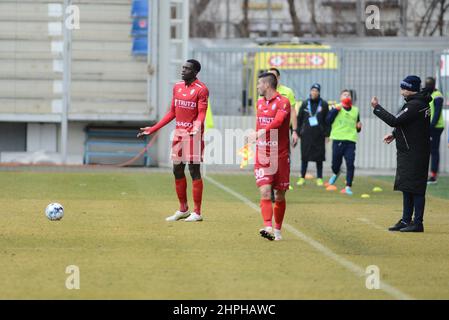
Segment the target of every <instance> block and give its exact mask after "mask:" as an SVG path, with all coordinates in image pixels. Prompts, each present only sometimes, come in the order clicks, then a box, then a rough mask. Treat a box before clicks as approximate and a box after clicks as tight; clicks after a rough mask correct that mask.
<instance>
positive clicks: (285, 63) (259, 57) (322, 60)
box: [255, 52, 338, 70]
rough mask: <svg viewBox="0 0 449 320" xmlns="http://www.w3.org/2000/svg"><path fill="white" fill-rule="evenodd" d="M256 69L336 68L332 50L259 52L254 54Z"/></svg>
mask: <svg viewBox="0 0 449 320" xmlns="http://www.w3.org/2000/svg"><path fill="white" fill-rule="evenodd" d="M255 67H256V70H267V69H269V68H277V69H337V68H338V58H337V55H336V54H335V53H334V52H260V53H257V54H256V56H255Z"/></svg>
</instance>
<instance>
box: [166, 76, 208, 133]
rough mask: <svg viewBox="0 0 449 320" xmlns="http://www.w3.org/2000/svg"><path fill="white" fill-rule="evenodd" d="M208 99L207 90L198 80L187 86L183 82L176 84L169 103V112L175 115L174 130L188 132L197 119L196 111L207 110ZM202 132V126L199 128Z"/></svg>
mask: <svg viewBox="0 0 449 320" xmlns="http://www.w3.org/2000/svg"><path fill="white" fill-rule="evenodd" d="M208 99H209V90H208V89H207V87H206V85H205V84H204V83H202V82H201V81H199V80H198V79H197V80H195V81H194V82H192V83H191V84H190V85H188V86H187V85H186V84H185V82H184V81H181V82H178V83H176V84H175V86H174V87H173V98H172V102H171V110H172V111H173V112H174V113H175V115H176V129H184V130H187V131H190V130H191V129H192V127H193V123H194V121H195V120H196V119H197V117H198V111H199V110H201V109H204V110H207V103H208ZM203 132H204V125H202V126H201V133H203Z"/></svg>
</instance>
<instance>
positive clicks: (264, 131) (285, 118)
mask: <svg viewBox="0 0 449 320" xmlns="http://www.w3.org/2000/svg"><path fill="white" fill-rule="evenodd" d="M276 88H277V79H276V77H275V76H274V75H273V74H272V73H264V74H262V75H260V76H259V80H258V82H257V91H258V93H259V95H261V96H263V97H262V98H261V99H259V100H258V101H257V124H256V131H255V132H254V133H253V134H251V135H250V136H249V137H248V140H249V141H250V142H254V141H255V142H256V162H255V166H254V174H255V176H256V184H257V187H258V188H259V190H260V209H261V213H262V217H263V220H264V225H265V227H264V228H263V229H261V230H260V235H261V236H262V237H264V238H267V239H268V240H282V236H281V227H282V222H283V220H284V214H285V208H286V203H285V193H286V191H287V190H288V189H289V186H290V155H289V153H290V129H289V126H290V111H291V106H290V102H289V100H288V99H287V98H285V97H283V96H281V95H280V94H279V92H277V91H276ZM272 188H273V189H274V190H275V203H274V208H273V206H272V202H271V189H272ZM273 215H274V221H275V225H274V230H273V222H272V220H273Z"/></svg>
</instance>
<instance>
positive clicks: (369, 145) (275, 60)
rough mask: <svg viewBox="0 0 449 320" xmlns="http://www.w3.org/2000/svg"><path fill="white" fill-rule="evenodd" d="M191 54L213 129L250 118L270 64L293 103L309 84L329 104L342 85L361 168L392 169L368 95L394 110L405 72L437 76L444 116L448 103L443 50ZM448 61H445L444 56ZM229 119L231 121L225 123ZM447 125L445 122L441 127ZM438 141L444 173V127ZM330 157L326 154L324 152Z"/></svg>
mask: <svg viewBox="0 0 449 320" xmlns="http://www.w3.org/2000/svg"><path fill="white" fill-rule="evenodd" d="M192 54H193V57H195V58H196V59H198V60H199V61H201V63H202V66H203V68H202V70H203V71H202V72H201V80H202V81H204V82H205V83H206V84H207V85H208V87H209V91H210V101H211V105H212V110H213V112H214V116H215V123H216V127H217V128H218V129H225V128H242V126H243V129H246V128H245V127H244V126H245V125H246V124H249V123H251V122H250V121H247V120H246V119H242V120H241V121H240V120H236V119H238V117H235V116H239V115H240V116H248V117H252V116H253V114H254V102H255V99H257V93H256V92H255V83H256V79H257V76H258V74H259V72H261V71H263V70H266V69H267V68H269V67H276V68H278V69H279V70H280V71H281V83H282V84H284V85H286V86H289V87H290V88H292V89H293V90H294V92H295V95H296V100H297V101H302V100H305V99H307V97H308V95H309V90H310V87H311V85H312V84H313V83H314V82H318V83H320V84H321V86H322V91H321V96H322V97H323V98H324V99H326V100H328V101H330V102H331V103H332V102H336V101H338V99H339V95H340V91H341V90H342V89H350V90H353V92H354V98H355V99H354V100H355V104H356V105H357V106H358V107H359V109H360V114H361V120H362V123H363V125H364V126H363V130H362V133H361V134H360V135H359V142H358V144H357V158H356V165H357V167H358V168H363V169H384V170H392V169H394V167H395V164H396V161H395V150H394V147H392V146H389V147H387V146H385V145H384V144H383V143H382V137H383V136H384V134H386V133H388V132H389V131H391V129H390V128H388V127H387V126H386V125H385V124H384V123H383V122H382V121H380V120H378V119H377V118H376V117H374V115H373V114H372V110H371V108H370V99H371V97H372V96H373V95H376V96H377V97H378V98H379V100H380V103H381V104H382V106H384V107H385V108H386V109H388V110H389V111H390V112H397V110H398V109H399V108H400V107H401V106H402V104H403V99H402V97H401V96H400V94H399V83H400V81H401V80H402V79H403V78H404V77H405V76H406V75H409V74H416V75H418V76H420V77H421V79H423V81H424V79H425V77H427V76H436V77H437V78H438V80H439V81H438V83H439V89H440V90H441V91H443V94H444V95H445V97H446V99H445V103H446V105H445V111H444V114H445V119H446V121H447V120H449V119H448V117H447V106H448V105H447V103H448V102H449V77H448V76H449V75H447V74H442V73H440V70H441V69H440V63H441V62H440V61H441V60H440V57H441V55H442V52H437V51H434V50H429V49H423V50H403V49H388V50H385V49H382V50H380V49H377V50H372V49H331V48H326V47H322V46H321V47H320V46H317V47H315V48H312V49H310V48H309V49H307V48H302V49H288V48H285V49H279V48H270V47H261V48H196V49H195V50H193V52H192ZM448 60H449V59H448ZM230 119H233V120H232V121H230ZM446 127H447V126H446ZM441 139H442V143H441V151H442V152H441V165H440V167H441V171H442V172H449V153H448V150H447V147H446V142H447V131H445V132H444V133H443V136H442V138H441ZM298 153H299V151H298V150H297V149H296V150H294V151H293V154H292V158H293V159H292V160H293V168H294V169H298V167H299V154H298ZM327 157H328V158H329V157H330V153H329V152H328V153H327Z"/></svg>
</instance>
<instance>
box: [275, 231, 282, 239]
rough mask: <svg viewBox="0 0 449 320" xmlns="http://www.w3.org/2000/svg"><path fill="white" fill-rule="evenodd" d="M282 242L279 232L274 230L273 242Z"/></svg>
mask: <svg viewBox="0 0 449 320" xmlns="http://www.w3.org/2000/svg"><path fill="white" fill-rule="evenodd" d="M280 240H282V235H281V230H278V229H274V241H280Z"/></svg>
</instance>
